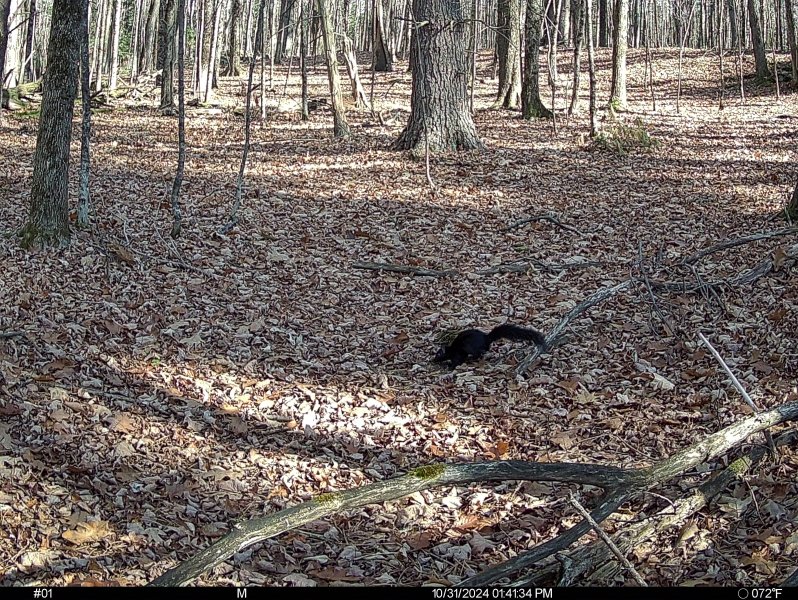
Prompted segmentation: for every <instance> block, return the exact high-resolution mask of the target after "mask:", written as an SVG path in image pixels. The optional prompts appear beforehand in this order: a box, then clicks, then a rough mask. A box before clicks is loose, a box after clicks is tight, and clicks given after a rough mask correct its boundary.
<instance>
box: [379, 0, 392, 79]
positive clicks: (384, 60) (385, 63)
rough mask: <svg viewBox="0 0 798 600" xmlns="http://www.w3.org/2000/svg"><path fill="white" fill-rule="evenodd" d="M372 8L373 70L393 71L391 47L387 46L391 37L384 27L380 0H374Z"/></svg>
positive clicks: (381, 71)
mask: <svg viewBox="0 0 798 600" xmlns="http://www.w3.org/2000/svg"><path fill="white" fill-rule="evenodd" d="M374 8H375V11H374V19H375V20H376V23H375V27H374V36H375V39H374V51H375V57H376V60H375V63H374V70H375V71H379V72H380V73H385V72H388V71H393V49H392V48H391V47H389V46H388V40H389V39H391V38H390V37H389V36H388V33H387V31H386V28H385V16H384V15H383V9H382V0H375V2H374Z"/></svg>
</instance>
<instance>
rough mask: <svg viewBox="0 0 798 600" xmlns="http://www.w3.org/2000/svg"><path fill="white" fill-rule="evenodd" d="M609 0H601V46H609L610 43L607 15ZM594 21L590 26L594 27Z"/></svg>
mask: <svg viewBox="0 0 798 600" xmlns="http://www.w3.org/2000/svg"><path fill="white" fill-rule="evenodd" d="M607 1H608V0H599V5H598V6H599V46H601V47H602V48H608V47H609V45H610V34H609V31H610V30H609V26H608V25H607V15H608V14H609V6H608V4H607ZM616 1H617V0H616ZM592 26H593V25H592V23H591V24H590V27H592Z"/></svg>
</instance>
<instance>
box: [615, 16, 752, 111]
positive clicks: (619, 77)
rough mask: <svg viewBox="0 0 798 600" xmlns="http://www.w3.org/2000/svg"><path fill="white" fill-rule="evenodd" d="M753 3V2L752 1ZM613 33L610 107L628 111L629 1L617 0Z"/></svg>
mask: <svg viewBox="0 0 798 600" xmlns="http://www.w3.org/2000/svg"><path fill="white" fill-rule="evenodd" d="M750 1H752V2H753V0H750ZM613 19H614V21H615V28H614V29H613V33H612V84H611V86H610V105H611V106H612V108H613V109H615V110H626V46H627V43H628V38H629V0H615V14H614V15H613Z"/></svg>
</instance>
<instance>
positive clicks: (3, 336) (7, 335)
mask: <svg viewBox="0 0 798 600" xmlns="http://www.w3.org/2000/svg"><path fill="white" fill-rule="evenodd" d="M24 335H25V332H24V331H0V340H10V339H11V338H15V337H21V336H24Z"/></svg>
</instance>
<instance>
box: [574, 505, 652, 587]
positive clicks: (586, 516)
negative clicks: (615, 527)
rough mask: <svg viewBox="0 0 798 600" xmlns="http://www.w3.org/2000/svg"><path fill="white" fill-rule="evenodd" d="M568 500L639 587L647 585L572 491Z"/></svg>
mask: <svg viewBox="0 0 798 600" xmlns="http://www.w3.org/2000/svg"><path fill="white" fill-rule="evenodd" d="M569 500H570V502H571V505H572V506H573V507H574V508H575V509H576V512H578V513H579V514H580V515H582V518H583V519H585V520H586V521H587V522H588V523H590V526H591V527H592V528H593V531H595V532H596V534H598V536H599V537H600V538H601V541H603V542H604V543H605V544H607V547H608V548H609V549H610V551H611V552H612V553H613V554H614V555H615V557H616V558H617V559H618V560H619V561H621V564H623V566H624V567H626V569H627V570H628V571H629V572H630V573H631V574H632V577H633V578H634V580H635V581H636V582H637V583H638V585H640V586H641V587H648V584H647V583H646V582H645V580H644V579H643V578H642V577H640V573H638V572H637V570H636V569H635V568H634V566H633V565H632V563H630V562H629V559H628V558H626V557H625V556H624V555H623V553H622V552H621V551H620V550H619V549H618V546H616V545H615V543H614V542H613V541H612V540H611V539H610V536H608V535H607V534H606V533H605V532H604V530H603V529H602V528H601V527H600V526H599V524H598V523H596V522H595V521H594V520H593V517H591V516H590V513H589V512H587V510H585V507H584V506H582V505H581V504H580V502H579V500H577V499H576V496H574V495H573V493H572V494H571V495H570V497H569Z"/></svg>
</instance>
